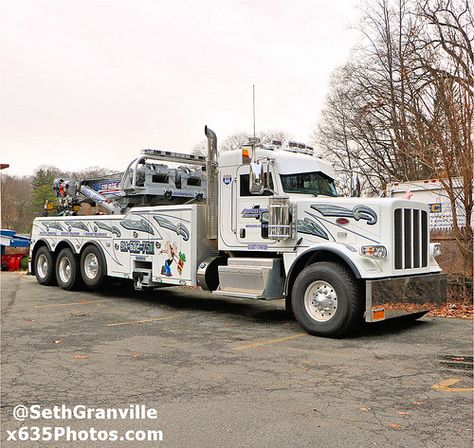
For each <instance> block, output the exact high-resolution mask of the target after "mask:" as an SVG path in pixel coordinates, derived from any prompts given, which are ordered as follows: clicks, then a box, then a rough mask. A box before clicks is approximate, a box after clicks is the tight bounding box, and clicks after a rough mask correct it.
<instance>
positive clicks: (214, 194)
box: [204, 126, 219, 240]
mask: <svg viewBox="0 0 474 448" xmlns="http://www.w3.org/2000/svg"><path fill="white" fill-rule="evenodd" d="M204 133H205V134H206V137H207V164H206V172H207V209H206V221H207V238H208V239H209V240H216V239H217V231H218V227H217V224H218V222H217V219H218V213H219V211H218V202H217V201H218V186H219V184H218V176H219V172H218V170H217V136H216V133H215V132H214V131H213V130H211V129H209V128H208V127H207V126H206V127H205V128H204Z"/></svg>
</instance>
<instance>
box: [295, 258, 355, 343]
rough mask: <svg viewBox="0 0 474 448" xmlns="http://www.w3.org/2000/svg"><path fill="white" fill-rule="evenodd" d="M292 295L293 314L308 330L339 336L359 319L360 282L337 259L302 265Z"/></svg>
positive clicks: (350, 329)
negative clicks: (335, 261)
mask: <svg viewBox="0 0 474 448" xmlns="http://www.w3.org/2000/svg"><path fill="white" fill-rule="evenodd" d="M291 297H292V308H293V311H294V313H295V317H296V319H297V321H298V322H299V323H300V325H301V326H302V327H303V328H304V329H305V330H306V331H307V332H308V333H311V334H315V335H319V336H330V337H342V336H345V335H347V334H349V333H350V332H351V331H353V330H355V329H356V328H357V326H358V325H359V323H360V322H361V321H362V314H363V303H362V300H361V290H360V287H359V284H358V283H357V281H356V279H355V278H354V276H353V275H352V274H351V273H350V272H348V271H347V270H346V269H345V268H344V267H343V266H341V265H340V264H338V263H334V262H318V263H314V264H312V265H310V266H308V267H306V268H305V269H303V271H301V273H300V274H299V275H298V277H297V278H296V280H295V284H294V286H293V291H292V294H291Z"/></svg>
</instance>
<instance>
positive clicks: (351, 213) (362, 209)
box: [311, 204, 377, 226]
mask: <svg viewBox="0 0 474 448" xmlns="http://www.w3.org/2000/svg"><path fill="white" fill-rule="evenodd" d="M311 208H312V209H313V210H316V211H317V212H319V213H321V215H323V216H331V217H338V218H340V217H344V218H354V219H355V220H356V221H360V220H361V219H363V220H364V221H367V224H368V225H370V226H372V225H374V224H375V223H376V222H377V213H375V211H374V210H372V209H371V208H370V207H367V206H366V205H356V206H355V207H354V208H353V209H352V210H351V209H350V208H347V207H341V206H340V205H331V204H312V205H311Z"/></svg>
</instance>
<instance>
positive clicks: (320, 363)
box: [1, 272, 473, 448]
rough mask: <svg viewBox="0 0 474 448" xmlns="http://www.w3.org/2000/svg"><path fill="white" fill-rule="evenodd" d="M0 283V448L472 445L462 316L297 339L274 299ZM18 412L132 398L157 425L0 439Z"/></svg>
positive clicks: (16, 277)
mask: <svg viewBox="0 0 474 448" xmlns="http://www.w3.org/2000/svg"><path fill="white" fill-rule="evenodd" d="M1 281H2V315H1V323H2V327H1V335H2V379H1V386H2V391H1V392H2V397H1V398H2V400H1V402H2V413H1V417H2V442H3V443H2V446H22V447H25V446H42V447H44V446H57V447H62V446H87V447H89V446H101V447H103V446H136V447H141V446H152V445H153V446H159V445H161V446H166V447H184V446H186V447H269V446H278V447H351V448H352V447H371V446H381V447H418V446H420V447H421V446H423V447H471V446H472V439H473V432H472V429H473V428H472V421H473V393H472V390H473V389H472V387H473V384H472V376H470V375H469V373H470V368H469V360H471V362H472V321H462V320H455V319H443V318H426V317H425V318H423V319H421V320H419V321H416V322H406V321H401V322H400V321H399V322H383V323H380V324H375V326H374V325H372V326H369V327H367V328H364V329H363V330H362V331H361V332H360V334H358V335H356V336H354V337H352V338H350V339H343V340H332V339H324V338H318V337H314V336H309V335H307V334H305V333H304V332H303V331H302V329H301V328H300V327H299V326H298V324H297V323H296V322H295V321H293V320H291V319H289V318H288V316H287V315H286V313H285V311H284V306H283V303H282V301H273V302H251V301H248V300H240V299H230V298H223V297H217V296H209V295H205V294H204V293H202V292H201V291H199V290H197V289H184V290H182V289H176V288H167V289H160V290H157V291H149V292H135V291H133V290H132V289H128V288H127V287H124V286H115V287H110V288H108V289H107V290H104V291H101V292H89V291H81V292H66V291H62V290H61V289H59V288H56V287H42V286H39V285H38V284H37V283H36V280H35V278H34V277H31V276H27V275H24V274H20V273H3V272H2V274H1ZM469 357H470V358H469ZM453 360H454V361H453ZM458 361H462V362H458ZM466 366H467V367H466ZM466 368H467V369H468V370H467V371H466V370H463V369H466ZM18 404H24V405H32V404H40V405H42V406H53V405H59V404H66V405H70V406H74V405H77V404H81V405H87V406H92V407H107V408H110V407H128V406H129V405H130V404H144V405H146V406H147V407H148V408H156V409H157V412H158V419H157V420H153V421H151V420H146V421H144V420H139V421H132V420H113V421H110V420H109V421H103V420H101V421H93V422H92V423H91V422H85V421H68V422H64V421H54V422H53V423H52V422H51V421H48V422H44V421H43V422H36V423H35V424H38V425H41V424H49V425H65V424H67V425H68V426H71V427H72V428H77V429H82V428H87V427H89V426H95V427H96V428H104V429H109V430H110V429H115V430H119V431H122V430H125V429H148V428H154V429H156V428H158V429H160V430H161V431H163V436H164V437H163V442H162V443H161V444H157V443H156V442H155V443H154V444H151V443H148V444H147V443H145V442H141V443H138V442H134V443H132V444H130V443H129V444H126V443H125V442H115V443H112V442H97V443H96V444H94V443H92V442H86V443H80V442H77V443H69V444H67V443H65V442H63V443H49V444H48V443H46V442H42V443H37V444H35V443H33V442H12V441H7V438H6V437H7V436H6V434H7V432H6V431H7V430H10V431H12V430H15V429H18V428H20V427H21V426H22V425H25V424H31V422H29V423H25V422H23V423H21V422H18V421H15V420H14V419H13V417H12V411H13V408H14V407H15V406H16V405H18Z"/></svg>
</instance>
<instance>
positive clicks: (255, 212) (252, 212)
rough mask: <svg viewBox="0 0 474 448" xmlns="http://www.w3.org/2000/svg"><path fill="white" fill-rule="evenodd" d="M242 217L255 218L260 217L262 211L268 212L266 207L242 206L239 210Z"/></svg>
mask: <svg viewBox="0 0 474 448" xmlns="http://www.w3.org/2000/svg"><path fill="white" fill-rule="evenodd" d="M240 213H241V215H242V218H256V219H260V218H261V216H262V215H263V214H264V213H268V208H260V207H253V208H244V209H243V210H242V211H241V212H240Z"/></svg>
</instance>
